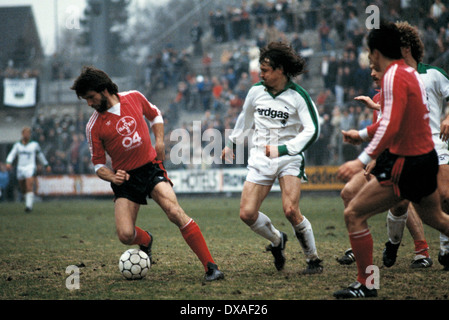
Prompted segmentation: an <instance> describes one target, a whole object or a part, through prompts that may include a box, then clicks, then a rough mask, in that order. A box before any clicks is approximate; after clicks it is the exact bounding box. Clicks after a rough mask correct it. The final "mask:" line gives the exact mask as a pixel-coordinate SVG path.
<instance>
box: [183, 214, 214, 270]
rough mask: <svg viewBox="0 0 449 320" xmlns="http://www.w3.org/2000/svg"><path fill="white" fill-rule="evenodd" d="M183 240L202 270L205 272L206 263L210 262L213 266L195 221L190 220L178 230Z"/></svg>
mask: <svg viewBox="0 0 449 320" xmlns="http://www.w3.org/2000/svg"><path fill="white" fill-rule="evenodd" d="M180 231H181V234H182V236H183V237H184V240H185V241H186V242H187V244H188V245H189V247H190V248H191V249H192V250H193V252H195V254H196V255H197V257H198V259H200V261H201V263H202V264H203V266H204V270H206V271H207V263H208V262H212V263H214V264H215V262H214V260H213V259H212V256H211V254H210V252H209V249H208V247H207V244H206V241H205V240H204V237H203V234H202V233H201V230H200V228H199V227H198V225H197V224H196V222H195V221H193V220H190V221H189V223H187V225H185V226H184V227H182V228H181V229H180Z"/></svg>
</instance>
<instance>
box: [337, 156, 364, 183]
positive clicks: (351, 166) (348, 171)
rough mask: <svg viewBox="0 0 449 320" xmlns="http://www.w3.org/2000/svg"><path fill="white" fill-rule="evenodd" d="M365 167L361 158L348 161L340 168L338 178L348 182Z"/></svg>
mask: <svg viewBox="0 0 449 320" xmlns="http://www.w3.org/2000/svg"><path fill="white" fill-rule="evenodd" d="M364 167H365V165H364V164H363V163H362V161H360V160H359V159H355V160H352V161H348V162H346V163H344V164H342V165H341V166H340V168H338V172H337V178H338V179H340V180H342V181H344V182H348V181H349V180H351V178H352V177H353V176H354V175H355V174H356V173H357V172H360V170H363V168H364Z"/></svg>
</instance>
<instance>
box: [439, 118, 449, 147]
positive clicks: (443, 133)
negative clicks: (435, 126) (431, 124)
mask: <svg viewBox="0 0 449 320" xmlns="http://www.w3.org/2000/svg"><path fill="white" fill-rule="evenodd" d="M440 139H441V140H443V141H445V142H446V141H448V140H449V116H448V117H447V118H446V119H444V120H443V121H442V122H441V124H440Z"/></svg>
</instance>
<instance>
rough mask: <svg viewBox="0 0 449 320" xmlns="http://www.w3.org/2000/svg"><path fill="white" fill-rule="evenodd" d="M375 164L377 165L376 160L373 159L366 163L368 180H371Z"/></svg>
mask: <svg viewBox="0 0 449 320" xmlns="http://www.w3.org/2000/svg"><path fill="white" fill-rule="evenodd" d="M375 166H376V160H371V162H370V163H368V164H367V165H366V168H365V177H366V180H368V181H369V180H371V171H373V169H374V167H375Z"/></svg>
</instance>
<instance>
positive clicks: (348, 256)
mask: <svg viewBox="0 0 449 320" xmlns="http://www.w3.org/2000/svg"><path fill="white" fill-rule="evenodd" d="M337 262H338V263H339V264H342V265H350V264H352V263H353V262H355V256H354V253H353V252H352V249H351V248H349V249H348V250H346V251H345V254H344V255H343V256H341V258H337Z"/></svg>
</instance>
